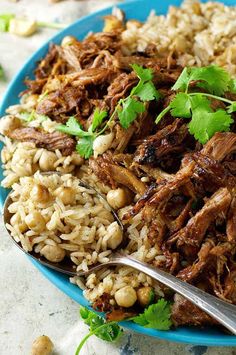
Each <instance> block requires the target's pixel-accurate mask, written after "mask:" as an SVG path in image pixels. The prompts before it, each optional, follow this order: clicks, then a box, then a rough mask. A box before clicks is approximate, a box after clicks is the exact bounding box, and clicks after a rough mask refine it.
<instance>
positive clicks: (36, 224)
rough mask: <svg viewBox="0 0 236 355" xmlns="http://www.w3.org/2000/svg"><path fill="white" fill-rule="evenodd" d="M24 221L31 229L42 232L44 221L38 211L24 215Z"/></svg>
mask: <svg viewBox="0 0 236 355" xmlns="http://www.w3.org/2000/svg"><path fill="white" fill-rule="evenodd" d="M25 223H26V224H27V226H28V227H29V228H30V229H32V230H33V231H35V232H36V233H41V232H43V231H44V229H45V227H46V222H45V220H44V218H43V217H42V215H41V214H40V213H39V212H38V211H33V212H31V213H29V214H28V215H27V216H26V217H25Z"/></svg>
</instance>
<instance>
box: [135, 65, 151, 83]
mask: <svg viewBox="0 0 236 355" xmlns="http://www.w3.org/2000/svg"><path fill="white" fill-rule="evenodd" d="M130 66H131V68H132V69H133V71H134V72H135V73H136V75H137V76H138V77H139V79H140V80H141V81H143V82H146V81H149V80H152V78H153V73H152V69H145V68H143V67H141V66H140V65H138V64H131V65H130Z"/></svg>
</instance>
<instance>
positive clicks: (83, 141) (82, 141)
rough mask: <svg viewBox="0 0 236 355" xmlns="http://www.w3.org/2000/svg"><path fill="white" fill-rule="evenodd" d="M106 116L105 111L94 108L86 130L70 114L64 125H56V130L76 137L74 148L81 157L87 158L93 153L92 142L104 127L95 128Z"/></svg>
mask: <svg viewBox="0 0 236 355" xmlns="http://www.w3.org/2000/svg"><path fill="white" fill-rule="evenodd" d="M106 117H107V112H106V111H99V110H98V109H97V108H96V110H95V111H94V115H93V121H92V124H91V125H90V126H89V128H88V131H85V130H83V127H82V126H81V124H80V123H79V122H78V121H77V120H76V118H75V117H74V116H71V117H70V118H69V120H68V121H67V122H66V124H65V125H59V126H57V130H58V131H60V132H63V133H67V134H70V135H72V136H76V137H78V138H79V139H78V143H77V145H76V150H77V152H78V153H79V154H80V155H81V156H82V157H83V158H85V159H88V158H89V157H90V156H91V155H92V154H93V142H94V141H95V139H96V137H98V136H99V135H100V134H101V133H102V132H103V131H104V129H101V130H100V131H97V128H98V127H99V126H101V124H102V122H103V121H104V119H105V118H106Z"/></svg>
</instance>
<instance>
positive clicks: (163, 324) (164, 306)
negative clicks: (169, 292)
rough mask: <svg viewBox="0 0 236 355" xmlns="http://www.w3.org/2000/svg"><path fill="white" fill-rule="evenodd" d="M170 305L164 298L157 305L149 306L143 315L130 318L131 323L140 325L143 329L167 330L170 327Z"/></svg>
mask: <svg viewBox="0 0 236 355" xmlns="http://www.w3.org/2000/svg"><path fill="white" fill-rule="evenodd" d="M170 316H171V305H170V303H169V302H168V301H166V300H165V299H164V298H161V299H159V300H158V302H157V303H155V304H151V305H150V306H149V307H148V308H146V309H145V310H144V312H143V313H141V314H139V315H138V316H136V317H134V318H132V320H133V322H135V323H137V324H139V325H142V326H143V327H145V328H152V329H159V330H169V329H170V327H171V326H172V321H171V319H170Z"/></svg>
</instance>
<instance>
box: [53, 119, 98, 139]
mask: <svg viewBox="0 0 236 355" xmlns="http://www.w3.org/2000/svg"><path fill="white" fill-rule="evenodd" d="M56 129H57V131H60V132H63V133H66V134H71V135H72V136H77V137H80V138H82V137H87V136H90V135H91V133H89V132H86V131H84V130H83V129H82V126H81V125H80V123H79V122H78V121H77V120H76V118H75V117H74V116H71V117H70V118H69V119H68V121H67V122H66V124H65V125H62V124H61V125H58V126H57V128H56Z"/></svg>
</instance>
